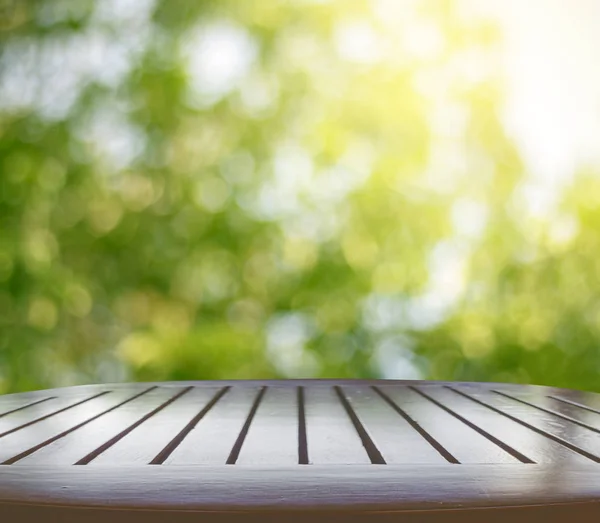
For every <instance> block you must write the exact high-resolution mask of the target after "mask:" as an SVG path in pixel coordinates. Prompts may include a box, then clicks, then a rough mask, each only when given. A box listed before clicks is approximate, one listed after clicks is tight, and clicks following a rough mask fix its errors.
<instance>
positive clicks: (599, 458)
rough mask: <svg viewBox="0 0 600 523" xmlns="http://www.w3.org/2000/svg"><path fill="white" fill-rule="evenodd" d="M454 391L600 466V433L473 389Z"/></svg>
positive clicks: (456, 388) (501, 397)
mask: <svg viewBox="0 0 600 523" xmlns="http://www.w3.org/2000/svg"><path fill="white" fill-rule="evenodd" d="M452 388H453V389H454V390H456V391H459V392H460V393H462V394H463V395H464V396H465V397H467V398H469V399H471V400H472V401H473V400H475V401H476V402H479V404H481V405H484V406H487V407H488V408H491V409H492V410H494V412H497V413H498V414H500V415H503V416H505V417H508V418H510V419H513V420H514V421H517V422H518V423H520V424H522V425H523V426H526V427H529V428H530V429H532V430H534V431H536V432H537V433H538V434H541V435H543V436H545V437H547V438H549V439H551V440H553V441H555V442H558V443H560V444H562V445H563V446H565V447H567V448H570V449H571V450H573V451H575V452H578V453H579V454H581V455H583V456H586V457H587V458H589V459H590V460H591V461H595V462H597V463H600V434H597V433H595V432H592V431H590V430H588V429H585V428H583V427H580V426H578V425H575V424H573V423H568V422H565V421H563V420H562V419H560V418H557V417H555V416H551V415H549V414H546V413H545V412H542V411H540V410H538V409H535V408H533V407H530V406H528V405H524V404H522V403H519V402H515V401H513V400H510V399H508V398H505V397H503V396H500V395H497V394H490V393H484V392H481V391H480V390H479V391H477V390H474V389H473V388H469V389H468V391H469V392H468V393H466V392H464V391H462V390H461V388H460V387H452Z"/></svg>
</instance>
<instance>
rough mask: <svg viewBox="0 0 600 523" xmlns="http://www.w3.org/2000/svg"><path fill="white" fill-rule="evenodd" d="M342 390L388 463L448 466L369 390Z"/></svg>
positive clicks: (411, 427)
mask: <svg viewBox="0 0 600 523" xmlns="http://www.w3.org/2000/svg"><path fill="white" fill-rule="evenodd" d="M342 389H343V390H344V392H345V394H346V396H347V397H348V400H349V401H350V403H351V405H352V407H353V408H354V410H355V411H356V414H357V416H358V417H359V418H360V419H361V420H362V421H363V423H364V425H365V428H366V430H367V431H368V433H369V435H370V436H371V438H372V439H373V441H374V442H375V444H376V445H377V447H378V448H379V449H380V450H381V452H382V454H383V456H384V458H385V460H386V462H387V463H437V464H439V463H447V462H448V460H447V459H446V458H445V457H444V456H443V455H442V454H440V452H438V451H437V450H436V449H435V448H434V446H432V445H431V444H430V443H429V442H428V441H427V439H425V438H424V437H423V436H422V435H421V434H420V433H419V432H418V431H417V430H415V428H414V426H411V424H410V423H409V421H407V420H406V419H405V418H404V417H402V416H401V415H400V414H399V413H398V412H396V411H395V410H394V409H393V408H392V407H391V406H390V405H389V404H388V403H387V402H386V401H385V400H384V399H382V397H381V396H380V395H379V394H377V392H376V391H375V390H373V389H372V388H371V387H369V386H367V385H353V386H352V385H346V386H343V387H342Z"/></svg>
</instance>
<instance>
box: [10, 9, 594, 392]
mask: <svg viewBox="0 0 600 523" xmlns="http://www.w3.org/2000/svg"><path fill="white" fill-rule="evenodd" d="M474 4H475V3H473V2H459V1H444V0H440V1H437V0H436V1H428V0H423V1H408V0H406V1H394V0H392V1H375V0H374V1H370V2H369V1H362V0H339V1H337V0H330V1H324V0H322V1H317V0H312V1H309V0H295V1H292V0H289V1H278V0H268V1H260V2H258V1H256V2H254V1H245V0H237V1H235V0H218V1H216V0H215V1H212V0H195V1H193V2H191V1H186V0H169V1H167V0H157V1H152V0H136V1H133V0H128V1H125V0H115V1H97V2H88V1H83V0H77V1H69V0H64V1H62V0H46V1H44V2H34V1H30V2H28V1H25V0H21V1H16V2H14V1H6V0H3V1H0V392H2V393H7V392H14V391H21V390H31V389H38V388H48V387H55V386H65V385H72V384H82V383H93V382H109V381H128V380H142V381H151V380H184V379H218V378H271V377H281V378H292V377H358V378H373V377H383V378H407V379H411V378H423V379H444V380H473V381H479V380H485V381H507V382H521V383H535V384H548V385H556V386H566V387H573V388H582V389H590V390H598V391H600V381H599V380H598V372H599V370H600V345H599V342H600V296H599V294H598V292H597V285H598V281H599V280H600V235H599V232H598V231H599V227H600V177H599V176H598V174H600V170H599V169H598V168H597V165H598V164H597V163H595V162H593V161H588V162H587V163H586V162H583V163H582V164H581V165H579V166H577V168H574V167H573V168H571V167H561V166H558V168H559V169H562V170H563V171H565V172H567V174H566V175H565V176H562V178H560V180H561V183H560V184H558V183H555V182H552V181H551V180H550V179H545V178H543V177H542V178H540V177H539V176H538V177H537V178H536V175H535V173H534V172H533V171H532V168H531V162H529V161H528V160H527V161H526V159H524V153H523V148H522V147H521V146H520V145H519V143H518V140H517V139H516V138H515V136H513V135H514V133H513V132H512V131H511V128H510V125H508V124H507V123H506V119H505V118H504V117H503V114H504V113H503V112H502V111H503V110H504V109H503V107H505V106H506V100H508V98H507V89H508V87H507V86H509V85H510V79H511V77H510V75H511V74H512V75H513V76H512V78H513V80H515V79H517V80H518V79H519V78H521V76H519V75H520V73H519V71H518V70H517V71H516V72H515V71H513V72H512V73H511V72H510V71H508V72H507V68H506V67H505V61H506V57H507V56H509V57H510V56H521V55H520V54H519V53H520V51H519V48H517V50H516V51H515V50H513V51H512V53H513V54H512V55H510V53H509V51H506V45H505V44H506V41H507V40H506V34H505V31H504V30H503V23H504V22H502V20H501V16H500V15H490V14H489V13H486V12H480V11H481V10H478V9H477V8H476V7H474ZM498 4H501V2H498ZM563 5H565V7H566V4H563ZM528 23H530V24H531V27H533V28H535V24H536V19H535V18H532V19H530V20H529V22H528ZM540 23H541V22H540ZM559 45H563V43H561V42H559ZM507 53H509V54H507ZM549 53H550V51H549ZM575 58H576V57H575ZM554 59H555V57H552V56H550V55H548V56H541V57H539V60H540V62H541V63H545V62H552V61H553V60H554ZM581 67H582V68H583V69H585V65H582V66H581ZM525 69H528V68H527V67H525ZM523 74H525V73H523ZM547 88H550V86H548V85H544V83H543V82H540V85H539V93H538V94H539V96H543V95H544V93H545V92H546V90H547ZM538 94H536V93H534V94H533V98H534V99H535V98H536V96H538ZM573 107H574V109H573V112H575V113H577V112H578V111H579V109H578V106H573ZM548 109H549V110H550V108H548ZM597 109H598V108H595V109H593V110H597ZM579 112H581V111H579ZM583 112H585V110H584V111H583ZM545 115H546V116H547V112H545V111H544V110H541V111H540V112H539V114H538V115H537V116H539V119H538V118H537V116H536V114H532V115H525V121H526V123H527V122H533V124H535V122H536V121H537V123H538V127H537V128H536V127H534V128H533V131H532V132H533V134H534V135H535V134H536V132H538V131H539V132H540V133H543V132H545V130H547V129H551V128H552V127H553V126H556V128H558V129H561V126H562V132H563V135H561V136H571V135H573V133H574V132H575V131H574V130H573V129H567V128H565V127H567V126H565V125H564V122H563V123H561V122H560V121H553V120H552V118H546V120H544V118H545V117H546V116H545ZM594 118H597V115H596V116H594ZM536 129H537V130H536ZM560 143H562V142H561V141H560V140H559V145H560ZM593 145H595V142H594V144H593ZM598 148H600V146H598ZM553 149H555V147H553V145H552V143H549V142H548V144H547V150H548V151H549V154H552V150H553ZM537 154H538V157H542V159H543V157H545V153H544V154H542V153H537ZM530 156H531V154H530ZM534 156H535V155H534ZM550 158H551V157H550ZM528 162H529V163H528ZM542 163H543V162H542ZM553 180H554V179H553ZM548 186H551V187H553V188H554V189H555V190H554V192H552V193H551V194H550V196H548V194H549V192H548V189H547V188H548ZM540 202H541V203H540ZM544 202H545V205H542V204H543V203H544ZM548 202H551V203H548ZM540 209H541V210H540ZM542 211H543V212H542Z"/></svg>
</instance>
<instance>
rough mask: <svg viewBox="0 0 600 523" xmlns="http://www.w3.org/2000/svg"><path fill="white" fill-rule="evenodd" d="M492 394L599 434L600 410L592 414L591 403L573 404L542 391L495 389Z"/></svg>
mask: <svg viewBox="0 0 600 523" xmlns="http://www.w3.org/2000/svg"><path fill="white" fill-rule="evenodd" d="M493 392H495V393H496V394H500V395H505V397H508V398H512V399H513V400H515V401H521V402H523V403H525V404H528V405H530V406H533V407H534V408H537V409H538V410H541V411H543V412H545V413H546V414H549V415H550V416H555V417H558V418H561V419H563V420H565V421H568V422H569V423H575V424H578V425H580V426H582V427H586V428H589V429H590V430H592V431H595V432H599V433H600V410H599V411H598V412H594V410H595V409H594V407H592V406H590V403H593V402H586V403H580V402H576V403H574V402H572V401H571V400H568V399H567V398H559V397H557V396H549V395H547V394H544V393H543V391H535V390H534V391H521V390H519V389H516V390H508V391H507V390H502V389H501V388H496V389H493ZM581 399H584V401H585V397H583V398H581Z"/></svg>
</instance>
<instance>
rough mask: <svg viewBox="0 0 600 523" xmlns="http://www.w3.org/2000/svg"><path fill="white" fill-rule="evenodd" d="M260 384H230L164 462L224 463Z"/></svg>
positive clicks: (179, 463)
mask: <svg viewBox="0 0 600 523" xmlns="http://www.w3.org/2000/svg"><path fill="white" fill-rule="evenodd" d="M260 390H261V388H260V387H258V386H253V385H251V384H249V385H248V386H246V387H232V388H231V390H229V391H228V392H227V393H226V394H225V395H224V396H223V397H222V399H220V400H219V401H218V402H217V403H216V404H215V405H214V407H213V408H211V409H210V410H209V411H208V412H207V413H206V415H205V416H204V417H203V419H201V420H200V421H199V423H198V424H197V425H196V426H195V427H194V429H193V430H191V432H190V433H189V434H187V436H186V437H185V439H184V440H183V441H182V442H181V443H180V444H179V445H178V446H177V448H176V449H175V450H174V451H173V452H172V454H171V455H170V456H169V457H168V458H167V459H166V460H165V461H164V464H165V465H184V464H185V465H190V464H194V465H208V464H212V465H217V464H218V465H224V464H225V463H226V461H227V459H228V457H229V455H230V454H231V451H232V449H233V447H234V445H235V443H236V441H237V439H238V436H239V435H240V432H241V431H242V428H243V427H244V424H245V422H246V419H247V417H248V414H249V413H250V410H251V408H252V405H253V402H254V400H255V399H256V397H257V394H259V392H260Z"/></svg>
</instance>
